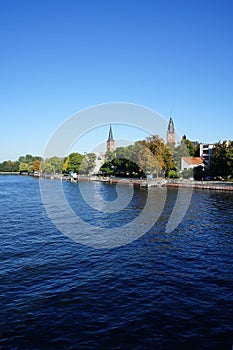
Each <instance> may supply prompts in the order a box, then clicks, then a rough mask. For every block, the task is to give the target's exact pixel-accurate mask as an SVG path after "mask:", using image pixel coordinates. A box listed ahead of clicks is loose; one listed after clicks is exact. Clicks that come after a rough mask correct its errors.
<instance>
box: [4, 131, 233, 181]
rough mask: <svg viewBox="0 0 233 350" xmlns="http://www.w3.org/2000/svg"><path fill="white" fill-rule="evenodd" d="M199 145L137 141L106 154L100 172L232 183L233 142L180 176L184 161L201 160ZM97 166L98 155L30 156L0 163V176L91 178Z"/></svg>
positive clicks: (150, 139)
mask: <svg viewBox="0 0 233 350" xmlns="http://www.w3.org/2000/svg"><path fill="white" fill-rule="evenodd" d="M199 153H200V145H199V144H196V145H194V144H193V143H192V142H191V141H190V140H188V139H187V138H186V136H185V135H184V136H183V137H182V140H181V142H180V144H179V145H178V146H177V147H175V146H174V145H173V144H165V143H164V141H163V139H161V138H160V137H159V136H157V135H152V136H150V137H147V138H146V139H145V140H142V141H137V142H135V143H134V144H133V145H130V146H128V147H118V148H116V150H115V151H114V152H106V154H105V163H104V164H103V165H102V167H101V168H100V172H99V173H100V174H102V175H107V176H110V175H115V176H124V177H125V176H126V177H127V176H128V177H143V176H146V175H149V174H150V175H153V176H156V177H158V176H165V177H169V178H179V177H181V178H189V177H194V179H196V180H201V179H203V178H205V177H207V176H209V177H211V178H213V179H233V141H223V142H218V143H216V144H215V146H214V148H213V150H212V157H211V161H210V164H209V165H208V166H207V165H205V167H204V168H203V167H202V166H199V167H196V168H194V169H187V170H184V171H183V172H181V158H182V157H190V156H194V157H197V156H199ZM95 165H96V154H94V153H87V154H84V155H82V154H80V153H71V154H70V155H69V156H68V157H65V158H59V157H56V156H54V157H51V158H48V159H45V160H44V159H42V158H41V157H39V156H32V155H30V154H27V155H26V156H21V157H19V159H18V160H17V161H10V160H8V161H4V162H2V163H0V172H28V173H30V172H41V173H44V174H61V173H67V174H68V173H71V172H74V173H77V174H91V173H92V172H93V169H94V168H95Z"/></svg>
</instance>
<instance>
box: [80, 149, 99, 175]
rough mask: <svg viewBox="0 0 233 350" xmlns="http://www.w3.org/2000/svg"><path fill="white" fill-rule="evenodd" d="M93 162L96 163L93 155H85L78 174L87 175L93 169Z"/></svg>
mask: <svg viewBox="0 0 233 350" xmlns="http://www.w3.org/2000/svg"><path fill="white" fill-rule="evenodd" d="M95 161H96V155H95V153H86V154H85V155H84V157H83V159H82V162H81V164H80V167H79V173H80V174H88V175H89V174H90V173H91V171H92V170H93V169H94V167H95Z"/></svg>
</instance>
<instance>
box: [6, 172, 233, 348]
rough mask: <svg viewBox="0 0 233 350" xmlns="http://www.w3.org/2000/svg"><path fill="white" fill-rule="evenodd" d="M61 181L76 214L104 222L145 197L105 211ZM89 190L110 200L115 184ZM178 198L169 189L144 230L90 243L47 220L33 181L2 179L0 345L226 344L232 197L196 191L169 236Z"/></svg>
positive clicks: (143, 193)
mask: <svg viewBox="0 0 233 350" xmlns="http://www.w3.org/2000/svg"><path fill="white" fill-rule="evenodd" d="M44 181H50V183H53V181H56V180H44ZM62 186H63V188H64V192H65V195H66V198H67V200H68V201H69V203H70V206H71V207H72V208H73V210H74V212H76V213H81V214H80V215H82V219H83V220H84V221H85V220H86V221H87V220H88V222H89V224H91V225H100V226H101V227H111V226H113V225H114V226H117V227H120V226H121V225H122V224H124V223H125V222H127V220H128V221H130V220H133V218H135V217H136V216H137V215H139V213H140V211H141V210H142V206H143V203H145V199H146V197H147V190H142V189H141V190H140V189H135V190H134V196H133V199H132V201H131V205H130V206H129V208H128V210H124V211H122V210H121V211H119V212H114V213H106V212H105V213H101V212H100V211H99V212H98V210H97V209H98V208H97V209H96V210H95V211H93V210H91V209H90V208H89V207H88V206H85V203H83V201H82V199H81V198H80V196H81V194H80V191H79V186H78V185H77V184H74V183H69V182H63V183H62ZM85 186H86V191H87V192H88V193H89V194H92V192H93V189H94V187H95V186H98V191H99V193H101V195H102V196H103V197H105V199H106V200H112V199H114V198H115V196H116V191H115V186H114V185H109V184H105V183H99V184H98V185H94V184H92V183H86V184H85ZM157 190H158V191H159V189H154V190H153V191H157ZM182 190H183V191H185V189H181V191H182ZM160 191H161V189H160ZM176 195H177V189H167V194H166V203H165V206H164V208H163V210H162V213H161V215H160V216H159V218H158V220H157V222H156V223H155V224H154V225H153V227H152V228H150V229H149V231H148V232H147V233H145V234H144V235H142V236H141V237H139V238H138V239H135V240H133V241H132V242H131V243H128V244H123V245H122V246H119V247H117V248H113V249H95V248H93V247H91V246H88V245H85V244H80V243H77V242H75V241H74V240H72V239H71V238H70V237H68V236H66V235H64V234H62V233H61V232H60V231H59V230H58V229H57V227H56V226H55V225H54V224H53V223H52V222H51V221H50V219H49V217H48V215H47V213H46V211H45V208H44V205H43V203H42V200H41V196H40V187H39V180H37V179H35V178H33V177H27V176H25V177H24V176H8V175H2V176H0V198H1V211H0V217H1V220H0V239H1V244H0V256H1V260H0V261H1V265H0V299H1V312H0V349H14V350H17V349H20V350H21V349H22V350H27V349H49V350H53V349H85V350H88V349H90V350H92V349H93V350H94V349H95V350H96V349H101V350H103V349H125V350H126V349H127V350H131V349H133V350H147V349H151V350H154V349H189V350H190V349H191V350H192V349H196V350H200V349H221V350H223V349H226V350H231V347H232V344H233V334H232V329H233V317H232V306H233V264H232V263H233V194H232V193H223V192H213V191H203V190H194V191H193V194H192V200H191V203H190V206H189V208H188V211H187V213H186V215H185V216H184V219H183V221H182V222H181V223H180V224H179V226H178V227H177V228H176V229H175V230H174V231H173V232H171V233H166V232H165V229H164V227H165V225H166V222H167V220H168V218H169V215H170V214H171V210H172V206H173V205H174V198H176ZM93 196H94V193H93ZM154 205H155V207H156V205H157V204H156V203H155V204H154ZM83 208H84V209H83ZM141 224H142V225H143V222H142V223H141Z"/></svg>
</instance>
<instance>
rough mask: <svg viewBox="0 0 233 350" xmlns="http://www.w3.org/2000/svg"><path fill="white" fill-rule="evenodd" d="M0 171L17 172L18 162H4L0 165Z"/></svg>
mask: <svg viewBox="0 0 233 350" xmlns="http://www.w3.org/2000/svg"><path fill="white" fill-rule="evenodd" d="M0 171H1V172H18V171H19V162H18V161H11V160H5V161H4V162H2V163H0Z"/></svg>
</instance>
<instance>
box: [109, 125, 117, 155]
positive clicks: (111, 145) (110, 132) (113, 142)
mask: <svg viewBox="0 0 233 350" xmlns="http://www.w3.org/2000/svg"><path fill="white" fill-rule="evenodd" d="M114 149H115V141H114V138H113V132H112V126H111V125H110V128H109V134H108V139H107V151H110V152H113V151H114Z"/></svg>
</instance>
